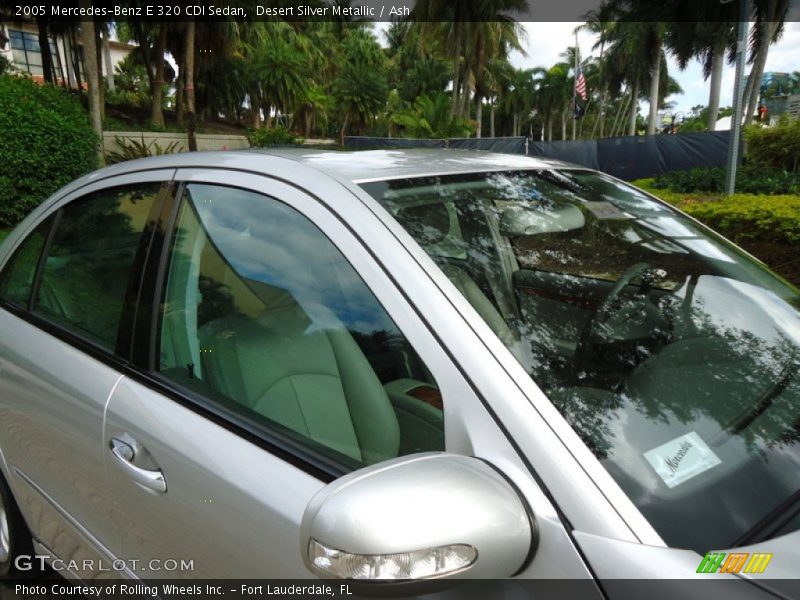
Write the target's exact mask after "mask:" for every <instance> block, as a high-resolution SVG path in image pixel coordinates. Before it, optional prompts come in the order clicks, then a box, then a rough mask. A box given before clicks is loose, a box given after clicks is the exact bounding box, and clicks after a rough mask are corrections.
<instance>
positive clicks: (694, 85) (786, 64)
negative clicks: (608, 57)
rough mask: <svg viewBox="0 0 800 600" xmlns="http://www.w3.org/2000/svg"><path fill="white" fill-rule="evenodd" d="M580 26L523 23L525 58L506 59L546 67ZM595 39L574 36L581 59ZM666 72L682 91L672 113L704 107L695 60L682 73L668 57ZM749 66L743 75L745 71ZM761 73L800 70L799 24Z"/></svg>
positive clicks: (729, 70) (729, 78)
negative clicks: (667, 71)
mask: <svg viewBox="0 0 800 600" xmlns="http://www.w3.org/2000/svg"><path fill="white" fill-rule="evenodd" d="M578 25H581V23H523V26H524V28H525V30H526V32H527V36H526V38H527V39H526V41H525V42H524V47H525V51H526V54H527V56H523V55H521V54H520V53H518V52H514V53H513V54H512V56H511V57H510V59H511V63H512V64H513V65H514V66H515V67H519V68H525V69H529V68H532V67H549V66H551V65H553V64H554V63H556V62H558V61H559V60H561V59H560V57H559V54H561V52H563V51H564V50H565V49H566V48H567V46H572V45H574V44H575V34H574V33H573V32H574V30H575V28H576V27H577V26H578ZM596 40H597V37H596V36H594V35H592V34H591V33H588V32H583V31H582V32H579V33H578V46H579V48H580V52H581V57H582V58H585V57H587V56H589V55H594V56H598V55H599V50H592V46H594V44H595V42H596ZM668 61H669V72H670V75H671V76H672V77H673V78H675V79H676V80H677V81H678V83H679V84H680V86H681V87H682V88H683V94H680V95H673V96H670V97H669V98H668V99H667V100H668V101H670V102H674V103H675V108H674V109H673V111H674V112H675V113H677V112H678V111H682V112H684V113H685V114H687V115H688V114H689V113H690V112H691V108H692V107H693V106H696V105H698V104H702V105H704V106H705V105H707V104H708V81H704V80H703V69H702V66H701V65H700V63H699V62H698V61H696V60H694V61H692V62H691V63H690V64H689V65H688V67H687V68H686V70H685V71H680V70H679V69H678V65H677V63H676V62H675V60H674V58H673V57H671V56H668ZM749 69H750V67H749V65H748V66H747V67H746V71H745V74H746V73H747V72H749ZM764 70H765V71H779V72H789V73H791V72H792V71H800V22H796V21H794V22H788V23H786V27H785V30H784V34H783V37H782V38H781V39H780V41H778V42H777V43H776V44H774V45H773V46H771V47H770V50H769V54H768V56H767V64H766V68H765V69H764ZM733 80H734V67H733V65H730V66H727V65H726V67H725V71H724V73H723V77H722V92H721V96H722V97H721V99H720V105H721V106H730V105H731V103H732V100H731V99H732V98H733ZM641 106H642V111H646V110H647V103H646V102H643V103H642V104H641Z"/></svg>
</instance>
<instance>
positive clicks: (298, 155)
mask: <svg viewBox="0 0 800 600" xmlns="http://www.w3.org/2000/svg"><path fill="white" fill-rule="evenodd" d="M286 160H289V161H292V162H295V163H300V164H303V165H305V166H307V167H311V168H314V169H317V170H319V171H322V172H325V173H327V174H329V175H331V176H333V177H335V178H336V179H339V180H345V181H350V182H353V183H365V182H368V181H381V180H386V179H406V178H413V177H425V176H433V175H447V174H458V173H480V172H490V171H504V170H515V169H552V168H564V167H573V168H574V167H577V165H572V164H570V163H566V162H562V161H556V160H549V159H542V158H533V157H528V156H522V155H519V154H499V153H493V152H481V151H475V150H449V149H444V148H441V149H439V148H437V149H416V148H415V149H407V150H358V151H337V150H320V149H310V148H302V147H299V148H264V149H249V150H231V151H222V152H218V151H214V152H183V153H178V154H164V155H161V156H156V157H151V158H145V159H140V160H132V161H127V162H123V163H119V164H117V165H113V166H111V167H107V168H105V169H101V170H100V171H96V172H95V173H94V174H93V175H94V177H92V179H96V178H98V176H99V177H100V178H105V177H111V176H114V175H122V174H125V173H134V172H136V171H143V170H151V169H171V168H175V169H177V168H184V167H186V168H191V167H215V166H217V167H218V166H224V167H226V168H239V169H242V170H247V171H255V172H263V173H268V174H275V173H276V172H277V173H280V172H281V164H282V163H283V164H284V166H285V163H284V161H286ZM578 168H580V167H578Z"/></svg>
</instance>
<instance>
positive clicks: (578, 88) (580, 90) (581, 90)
mask: <svg viewBox="0 0 800 600" xmlns="http://www.w3.org/2000/svg"><path fill="white" fill-rule="evenodd" d="M575 93H576V94H578V96H580V97H581V99H582V100H584V101H586V100H588V98H589V96H587V95H586V78H585V77H584V76H583V69H581V66H580V65H578V70H577V71H576V72H575Z"/></svg>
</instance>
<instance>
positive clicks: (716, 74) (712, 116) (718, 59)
mask: <svg viewBox="0 0 800 600" xmlns="http://www.w3.org/2000/svg"><path fill="white" fill-rule="evenodd" d="M712 52H713V55H712V56H711V78H710V81H709V90H708V121H707V122H706V125H707V126H708V130H709V131H714V130H715V129H716V128H717V116H718V115H719V94H720V88H721V87H722V68H723V67H724V66H725V42H724V41H718V42H717V43H716V44H715V45H714V50H713V51H712Z"/></svg>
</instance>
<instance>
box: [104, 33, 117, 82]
mask: <svg viewBox="0 0 800 600" xmlns="http://www.w3.org/2000/svg"><path fill="white" fill-rule="evenodd" d="M101 28H102V32H103V60H105V63H106V84H107V85H108V89H109V91H112V92H113V91H114V90H115V89H116V85H115V83H114V64H113V63H112V62H111V45H110V44H109V43H108V42H109V39H108V23H102V24H101Z"/></svg>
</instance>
